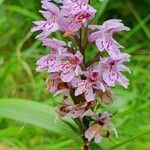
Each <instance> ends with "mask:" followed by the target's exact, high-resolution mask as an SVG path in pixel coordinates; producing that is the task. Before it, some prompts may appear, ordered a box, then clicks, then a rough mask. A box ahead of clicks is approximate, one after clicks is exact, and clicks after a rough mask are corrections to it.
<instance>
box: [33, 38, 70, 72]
mask: <svg viewBox="0 0 150 150" xmlns="http://www.w3.org/2000/svg"><path fill="white" fill-rule="evenodd" d="M42 42H43V45H45V46H48V47H49V48H51V53H50V54H49V55H46V56H43V57H42V58H40V59H39V60H38V61H37V66H38V67H37V69H36V70H37V71H38V72H42V71H48V72H51V73H53V72H59V71H60V66H61V63H62V61H61V59H62V58H63V57H64V56H63V55H66V54H67V53H68V52H67V49H66V48H64V46H66V44H65V43H64V42H62V41H59V40H56V39H47V38H46V39H42Z"/></svg>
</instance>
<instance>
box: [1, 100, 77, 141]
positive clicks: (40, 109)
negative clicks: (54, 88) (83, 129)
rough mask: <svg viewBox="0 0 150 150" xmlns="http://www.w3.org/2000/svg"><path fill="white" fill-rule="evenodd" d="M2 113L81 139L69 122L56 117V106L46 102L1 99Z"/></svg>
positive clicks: (5, 115)
mask: <svg viewBox="0 0 150 150" xmlns="http://www.w3.org/2000/svg"><path fill="white" fill-rule="evenodd" d="M0 115H1V116H3V117H7V118H11V119H15V120H18V121H21V122H24V123H29V124H32V125H36V126H38V127H42V128H44V129H48V130H50V131H52V132H56V133H58V134H64V135H65V136H67V137H70V138H73V139H76V140H79V137H77V135H76V134H75V133H74V132H73V131H72V129H70V128H69V126H68V125H67V124H65V123H64V122H62V121H61V120H60V119H56V118H57V114H56V113H55V110H54V108H51V107H50V106H48V105H45V104H41V103H38V102H33V101H29V100H22V99H21V100H19V99H8V98H7V99H0ZM70 121H71V120H70Z"/></svg>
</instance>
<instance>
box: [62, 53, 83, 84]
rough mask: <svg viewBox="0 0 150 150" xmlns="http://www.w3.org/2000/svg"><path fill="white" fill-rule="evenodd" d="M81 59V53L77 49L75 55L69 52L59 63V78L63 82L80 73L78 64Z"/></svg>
mask: <svg viewBox="0 0 150 150" xmlns="http://www.w3.org/2000/svg"><path fill="white" fill-rule="evenodd" d="M82 61H83V56H82V54H81V53H80V52H79V51H77V53H76V54H75V55H73V54H69V55H68V59H67V60H66V61H64V62H62V64H61V66H60V67H61V75H60V78H61V79H62V81H63V82H70V81H71V80H72V79H73V78H74V77H76V76H78V75H79V74H81V67H80V64H81V63H82Z"/></svg>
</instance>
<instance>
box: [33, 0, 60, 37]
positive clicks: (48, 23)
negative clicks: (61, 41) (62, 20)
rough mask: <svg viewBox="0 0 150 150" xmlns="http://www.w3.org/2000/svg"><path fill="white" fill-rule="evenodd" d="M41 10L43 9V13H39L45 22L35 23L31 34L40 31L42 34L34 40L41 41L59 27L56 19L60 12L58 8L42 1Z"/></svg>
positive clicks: (45, 0)
mask: <svg viewBox="0 0 150 150" xmlns="http://www.w3.org/2000/svg"><path fill="white" fill-rule="evenodd" d="M42 8H44V9H45V11H40V12H41V13H42V15H43V16H44V18H45V19H46V20H45V21H35V22H34V24H35V25H36V26H35V27H34V28H32V30H31V31H32V32H35V31H39V30H41V31H42V33H40V34H39V35H38V36H37V37H36V38H38V39H43V38H46V37H48V36H49V35H50V34H51V33H52V32H55V31H57V30H58V29H59V25H58V23H57V19H58V17H60V10H59V8H58V7H57V6H56V5H54V4H53V3H51V2H49V1H47V0H43V1H42Z"/></svg>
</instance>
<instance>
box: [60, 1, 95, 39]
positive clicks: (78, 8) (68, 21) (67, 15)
mask: <svg viewBox="0 0 150 150" xmlns="http://www.w3.org/2000/svg"><path fill="white" fill-rule="evenodd" d="M63 4H64V5H63V6H62V14H63V16H64V19H63V20H64V21H65V23H63V25H64V26H65V30H66V33H65V35H66V36H67V35H69V34H72V33H74V32H76V31H78V30H79V29H80V28H81V27H82V26H85V27H86V26H87V24H88V21H90V20H91V19H93V18H94V16H95V13H96V10H95V9H94V8H93V7H91V6H90V5H89V4H88V1H87V0H67V1H64V2H63Z"/></svg>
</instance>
